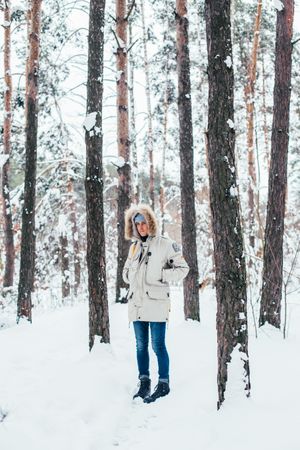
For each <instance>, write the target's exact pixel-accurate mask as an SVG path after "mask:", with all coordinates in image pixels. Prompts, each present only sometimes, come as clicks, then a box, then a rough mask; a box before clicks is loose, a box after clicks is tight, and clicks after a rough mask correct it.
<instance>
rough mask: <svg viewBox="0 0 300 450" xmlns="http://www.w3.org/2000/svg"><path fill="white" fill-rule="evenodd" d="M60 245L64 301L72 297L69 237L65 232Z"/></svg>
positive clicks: (60, 239)
mask: <svg viewBox="0 0 300 450" xmlns="http://www.w3.org/2000/svg"><path fill="white" fill-rule="evenodd" d="M59 243H60V255H61V278H62V282H61V293H62V301H63V302H64V300H65V299H66V298H67V297H69V296H70V292H71V291H70V264H69V252H68V237H67V233H66V232H65V231H64V232H62V233H61V235H60V237H59Z"/></svg>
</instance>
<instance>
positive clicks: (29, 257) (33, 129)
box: [17, 0, 42, 321]
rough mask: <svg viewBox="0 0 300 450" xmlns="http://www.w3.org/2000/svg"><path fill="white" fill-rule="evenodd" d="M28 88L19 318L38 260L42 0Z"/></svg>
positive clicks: (25, 311) (36, 5)
mask: <svg viewBox="0 0 300 450" xmlns="http://www.w3.org/2000/svg"><path fill="white" fill-rule="evenodd" d="M31 4H32V10H31V17H30V19H31V24H30V35H29V45H30V52H29V57H28V64H27V71H26V72H27V80H26V84H27V89H26V93H27V95H26V130H25V131H26V142H25V149H26V166H25V182H24V204H23V211H22V241H21V259H20V278H19V286H18V312H17V316H18V320H19V319H20V318H21V317H26V318H27V319H28V320H30V321H31V320H32V317H31V307H32V304H31V292H32V289H33V279H34V264H35V197H36V191H35V187H36V161H37V133H38V79H39V54H40V29H41V4H42V0H32V3H31Z"/></svg>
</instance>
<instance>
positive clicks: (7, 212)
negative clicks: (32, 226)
mask: <svg viewBox="0 0 300 450" xmlns="http://www.w3.org/2000/svg"><path fill="white" fill-rule="evenodd" d="M10 20H11V18H10V1H9V0H5V1H4V25H3V26H4V52H3V53H4V84H5V90H4V124H3V152H4V154H5V155H8V158H9V155H10V150H11V122H12V112H11V96H12V77H11V66H10V55H11V48H10V46H11V34H10V27H11V21H10ZM9 169H10V164H9V159H7V161H6V162H5V164H4V165H3V168H2V197H3V202H2V206H3V208H2V211H3V219H4V241H5V270H4V278H3V287H8V286H12V285H13V281H14V267H15V248H14V232H13V222H12V214H11V205H10V193H9V171H10V170H9Z"/></svg>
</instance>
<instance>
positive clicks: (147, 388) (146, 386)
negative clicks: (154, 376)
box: [133, 377, 151, 399]
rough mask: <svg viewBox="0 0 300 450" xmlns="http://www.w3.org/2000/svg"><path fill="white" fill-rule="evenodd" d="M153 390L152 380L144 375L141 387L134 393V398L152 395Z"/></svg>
mask: <svg viewBox="0 0 300 450" xmlns="http://www.w3.org/2000/svg"><path fill="white" fill-rule="evenodd" d="M150 392H151V380H150V378H147V377H142V378H141V379H140V387H139V390H138V391H137V393H136V394H134V396H133V399H135V398H137V397H141V398H143V399H144V398H145V397H147V396H148V395H150Z"/></svg>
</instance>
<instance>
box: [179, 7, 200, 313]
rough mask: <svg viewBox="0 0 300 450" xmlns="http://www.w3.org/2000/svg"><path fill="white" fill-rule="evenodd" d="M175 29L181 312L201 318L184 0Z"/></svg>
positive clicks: (186, 19) (186, 23)
mask: <svg viewBox="0 0 300 450" xmlns="http://www.w3.org/2000/svg"><path fill="white" fill-rule="evenodd" d="M176 30H177V72H178V118H179V135H180V175H181V214H182V226H181V230H182V248H183V256H184V257H185V259H186V260H187V263H188V265H189V267H190V271H189V273H188V275H187V276H186V278H185V279H184V281H183V290H184V314H185V318H186V319H194V320H200V315H199V271H198V262H197V245H196V212H195V188H194V150H193V124H192V102H191V82H190V57H189V40H188V18H187V2H186V0H177V1H176Z"/></svg>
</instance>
